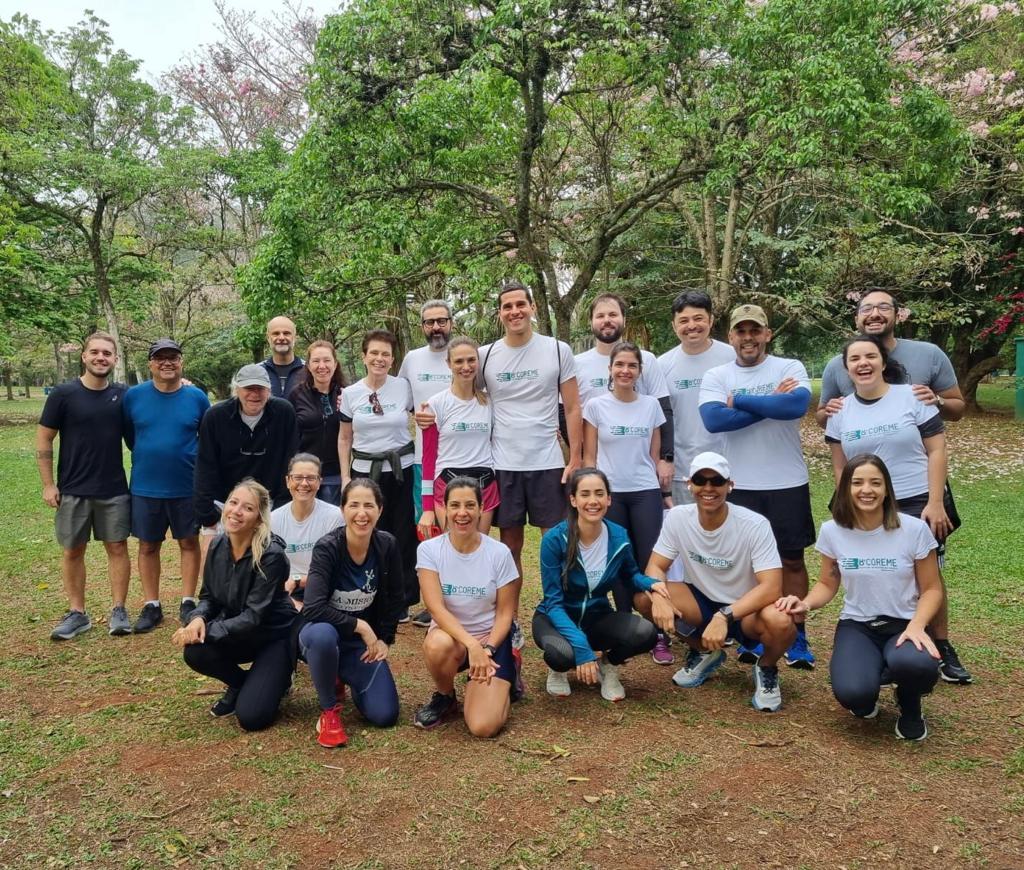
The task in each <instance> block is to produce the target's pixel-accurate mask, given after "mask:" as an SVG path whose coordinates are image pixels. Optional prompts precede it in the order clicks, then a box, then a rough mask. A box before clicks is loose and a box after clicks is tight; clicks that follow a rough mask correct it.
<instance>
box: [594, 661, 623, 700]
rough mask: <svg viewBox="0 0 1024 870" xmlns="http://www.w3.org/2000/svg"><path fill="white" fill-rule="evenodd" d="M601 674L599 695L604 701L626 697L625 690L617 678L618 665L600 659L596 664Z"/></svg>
mask: <svg viewBox="0 0 1024 870" xmlns="http://www.w3.org/2000/svg"><path fill="white" fill-rule="evenodd" d="M598 669H599V671H600V674H601V697H602V698H604V699H605V700H606V701H621V700H622V699H623V698H625V697H626V690H625V688H623V686H622V680H620V679H619V667H618V665H613V664H611V663H610V662H606V661H603V660H602V661H601V662H600V663H599V664H598Z"/></svg>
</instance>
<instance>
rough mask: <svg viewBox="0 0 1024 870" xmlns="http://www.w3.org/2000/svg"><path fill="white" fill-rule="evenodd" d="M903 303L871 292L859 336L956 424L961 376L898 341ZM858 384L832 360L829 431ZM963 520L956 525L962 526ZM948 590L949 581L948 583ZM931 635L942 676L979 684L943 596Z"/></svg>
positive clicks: (934, 353)
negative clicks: (876, 340) (961, 652)
mask: <svg viewBox="0 0 1024 870" xmlns="http://www.w3.org/2000/svg"><path fill="white" fill-rule="evenodd" d="M898 313H899V303H898V302H897V300H896V298H895V297H894V296H893V294H892V293H890V292H889V291H888V290H880V289H875V290H869V291H868V292H867V293H865V294H864V295H863V296H862V297H861V298H860V301H859V302H858V303H857V307H856V310H855V316H854V323H855V325H856V327H857V331H858V332H859V333H863V334H865V335H877V336H879V337H880V338H881V339H882V342H883V344H884V345H885V348H886V350H888V352H889V359H890V360H895V361H896V362H897V363H899V364H900V365H901V366H902V367H903V369H904V371H905V372H906V374H907V379H908V382H909V383H910V384H911V388H912V389H913V391H914V395H915V396H916V397H917V399H918V401H920V402H923V403H924V404H925V405H935V406H936V407H937V408H938V411H939V416H940V417H941V418H942V419H943V420H948V421H950V422H955V421H957V420H959V419H961V418H962V417H963V415H964V406H965V404H966V403H965V402H964V397H963V393H961V392H960V386H959V385H958V384H957V380H956V372H955V371H954V370H953V364H952V363H951V362H950V360H949V357H948V356H946V354H945V352H944V351H943V350H942V348H940V347H939V346H938V345H935V344H932V343H931V342H927V341H911V340H910V339H907V338H896V335H895V332H896V321H897V316H898ZM853 392H854V389H853V382H852V381H851V380H850V376H849V375H848V374H847V372H846V368H845V366H844V365H843V358H842V354H838V355H836V356H834V357H833V358H832V359H830V360H829V362H828V365H826V366H825V371H824V372H823V374H822V376H821V398H820V399H819V403H818V409H817V411H815V414H814V418H815V420H817V422H818V425H819V426H821V427H822V428H823V429H824V428H825V424H826V423H827V422H828V418H829V417H831V416H832V415H833V414H835V413H836V412H837V411H839V409H840V408H842V406H843V402H849V401H857V399H856V397H855V396H852V395H851V394H852V393H853ZM946 497H947V501H948V504H947V508H946V510H947V513H950V511H953V513H950V517H951V518H953V514H954V513H955V506H954V505H953V499H952V493H951V492H950V490H949V487H948V486H947V488H946ZM900 510H901V511H903V512H904V513H909V514H911V515H913V516H919V514H920V506H917V505H900ZM958 520H959V518H958V517H957V518H956V520H954V522H955V523H958ZM944 555H945V541H939V565H940V566H941V565H942V562H943V556H944ZM943 591H945V581H943ZM928 631H929V633H930V634H931V635H932V637H933V639H934V640H935V646H936V647H938V650H939V653H940V654H941V655H942V664H941V665H940V666H939V676H941V677H942V679H943V680H944V681H945V682H947V683H960V684H966V683H970V682H972V680H973V677H972V676H971V673H970V671H968V670H967V668H965V667H964V666H963V664H961V662H960V657H959V656H958V655H957V652H956V649H955V648H954V647H953V645H952V644H951V643H950V641H949V602H948V599H947V597H946V596H943V599H942V606H941V607H940V608H939V612H938V613H937V614H936V615H935V618H934V619H933V620H932V622H931V625H929V626H928Z"/></svg>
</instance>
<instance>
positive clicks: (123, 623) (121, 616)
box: [107, 605, 132, 637]
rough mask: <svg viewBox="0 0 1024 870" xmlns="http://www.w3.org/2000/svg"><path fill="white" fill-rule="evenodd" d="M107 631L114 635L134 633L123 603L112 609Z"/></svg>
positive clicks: (120, 635)
mask: <svg viewBox="0 0 1024 870" xmlns="http://www.w3.org/2000/svg"><path fill="white" fill-rule="evenodd" d="M107 633H108V634H110V635H111V636H112V637H123V636H124V635H126V634H131V633H132V624H131V622H129V621H128V611H127V610H125V609H124V606H123V605H119V606H118V607H115V608H114V609H113V610H111V611H110V619H108V620H107Z"/></svg>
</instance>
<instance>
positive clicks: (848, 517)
mask: <svg viewBox="0 0 1024 870" xmlns="http://www.w3.org/2000/svg"><path fill="white" fill-rule="evenodd" d="M865 465H873V466H875V468H877V469H878V470H879V472H881V475H882V480H884V481H885V500H884V501H883V502H882V528H884V529H885V530H886V531H887V532H891V531H892V530H893V529H898V528H899V527H900V517H899V513H898V512H897V510H896V493H895V492H894V491H893V488H892V477H890V476H889V469H888V468H886V467H885V463H884V462H883V461H882V460H881V458H880V457H878V456H876V455H875V454H874V453H858V454H857V455H856V456H853V457H851V458H850V460H849V461H848V462H847V463H846V467H845V468H843V473H842V474H841V475H839V485H838V486H837V487H836V497H835V501H834V502H833V503H832V519H833V520H835V523H836V525H837V526H842V527H843V528H844V529H852V528H853V527H854V525H855V522H856V517H857V513H856V508H854V506H853V498H852V497H851V496H850V481H851V480H853V473H854V472H855V471H856V470H857V469H858V468H862V467H863V466H865Z"/></svg>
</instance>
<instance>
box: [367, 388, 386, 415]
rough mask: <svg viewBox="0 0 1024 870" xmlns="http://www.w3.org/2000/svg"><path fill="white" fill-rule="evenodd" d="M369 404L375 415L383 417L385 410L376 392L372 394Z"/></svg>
mask: <svg viewBox="0 0 1024 870" xmlns="http://www.w3.org/2000/svg"><path fill="white" fill-rule="evenodd" d="M369 402H370V408H371V409H372V410H373V413H374V414H376V415H377V416H378V417H383V416H384V409H383V408H382V407H381V405H380V399H379V398H378V397H377V391H376V390H374V391H373V392H372V393H370V397H369Z"/></svg>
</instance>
